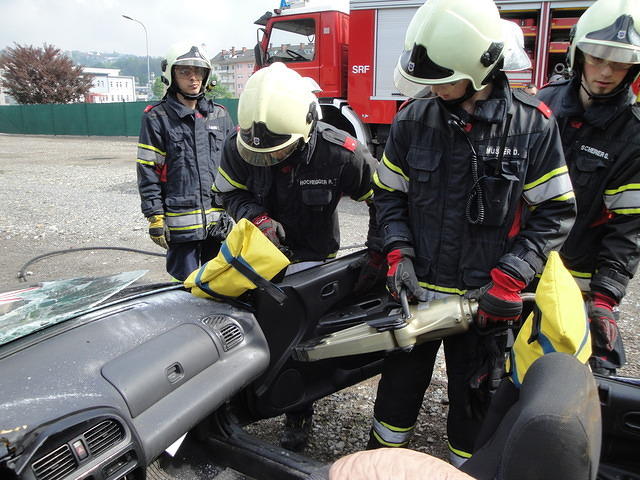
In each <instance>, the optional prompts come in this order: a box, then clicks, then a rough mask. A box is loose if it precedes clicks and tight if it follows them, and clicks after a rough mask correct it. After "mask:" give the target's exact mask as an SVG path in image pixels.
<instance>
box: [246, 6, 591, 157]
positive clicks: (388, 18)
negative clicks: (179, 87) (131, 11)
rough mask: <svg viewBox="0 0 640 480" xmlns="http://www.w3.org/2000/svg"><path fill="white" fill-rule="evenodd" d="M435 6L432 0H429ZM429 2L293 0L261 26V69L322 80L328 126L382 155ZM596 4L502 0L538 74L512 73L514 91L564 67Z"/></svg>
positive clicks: (266, 16) (539, 82)
mask: <svg viewBox="0 0 640 480" xmlns="http://www.w3.org/2000/svg"><path fill="white" fill-rule="evenodd" d="M427 1H428V0H427ZM423 3H424V1H410V0H351V1H350V2H349V1H348V0H289V1H283V2H282V5H283V6H282V8H277V9H275V10H274V11H273V12H267V13H265V14H264V15H263V16H262V17H261V18H260V19H259V20H258V21H256V24H258V25H262V26H263V28H260V29H259V32H258V40H259V41H258V44H257V45H256V68H260V67H263V66H266V65H268V64H270V63H272V62H274V61H281V62H284V63H286V64H287V65H288V66H289V67H290V68H292V69H294V70H296V71H298V72H299V73H300V74H301V75H303V76H307V77H312V78H313V79H315V80H316V81H317V82H318V84H319V85H320V87H321V88H322V92H321V93H320V94H319V97H320V104H321V106H322V111H323V116H324V119H325V121H327V122H328V123H331V124H333V125H335V126H337V127H339V128H342V129H344V130H346V131H349V132H350V133H351V134H352V135H355V136H356V137H357V138H358V140H360V141H361V142H363V143H365V144H366V145H369V147H370V148H371V150H372V151H373V152H375V153H376V154H377V155H380V154H381V151H380V149H381V148H383V147H384V142H385V140H386V137H387V132H388V130H389V125H390V123H391V121H392V120H393V117H394V115H395V113H396V112H397V110H398V107H399V105H401V104H402V102H403V101H404V98H403V97H402V95H401V94H400V93H399V92H398V91H397V90H396V88H395V86H394V84H393V69H394V67H395V64H396V62H397V59H398V55H399V54H400V52H401V51H402V47H403V44H404V34H405V31H406V28H407V26H408V24H409V22H410V20H411V18H412V17H413V14H414V12H415V11H416V9H417V8H418V7H419V6H420V5H422V4H423ZM592 3H593V1H569V0H556V1H547V2H540V1H538V2H533V1H515V0H503V1H501V0H497V1H496V4H497V5H498V7H499V8H500V11H501V15H502V17H503V18H505V19H508V20H510V21H513V22H515V23H517V24H518V25H520V27H521V28H522V30H523V33H524V36H525V50H526V51H527V52H528V54H529V56H530V57H531V63H532V68H531V69H530V70H528V71H524V72H512V73H508V75H509V78H510V81H511V83H512V85H513V86H514V87H523V86H526V85H527V84H529V83H534V84H535V85H537V86H541V85H543V84H544V83H546V82H547V81H548V79H549V78H550V76H551V75H553V74H554V73H559V71H561V70H562V69H563V63H564V58H565V54H566V50H567V48H568V46H569V33H570V31H571V27H572V26H573V25H574V24H575V23H576V21H577V20H578V18H579V17H580V15H581V14H582V12H583V11H584V10H585V9H586V8H587V7H588V6H589V5H591V4H592Z"/></svg>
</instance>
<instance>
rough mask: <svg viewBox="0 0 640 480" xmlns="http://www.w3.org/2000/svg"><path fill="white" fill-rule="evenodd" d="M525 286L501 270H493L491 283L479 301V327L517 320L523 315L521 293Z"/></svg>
mask: <svg viewBox="0 0 640 480" xmlns="http://www.w3.org/2000/svg"><path fill="white" fill-rule="evenodd" d="M525 286H526V284H525V283H524V282H523V281H522V280H518V279H517V278H513V277H512V276H511V275H508V274H507V273H505V272H503V271H502V270H500V269H499V268H494V269H492V270H491V283H490V284H489V285H488V286H487V288H486V290H485V291H484V293H482V295H480V298H479V299H478V320H477V323H478V325H479V326H480V327H483V328H484V327H486V326H487V324H488V323H495V322H510V321H514V320H517V319H518V318H519V317H520V314H522V299H521V298H520V292H521V291H522V289H523V288H524V287H525Z"/></svg>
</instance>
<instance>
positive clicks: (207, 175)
mask: <svg viewBox="0 0 640 480" xmlns="http://www.w3.org/2000/svg"><path fill="white" fill-rule="evenodd" d="M210 75H211V63H210V62H209V59H208V58H207V54H206V52H205V51H204V50H203V48H202V47H201V46H198V45H196V44H192V43H181V44H176V45H173V46H172V47H171V48H170V49H169V52H168V53H167V56H166V59H165V60H163V62H162V81H163V82H164V83H165V84H166V85H167V86H168V88H167V93H166V95H165V97H164V98H163V99H162V101H160V102H158V103H155V104H153V105H149V106H148V107H147V108H146V109H145V112H144V114H143V116H142V126H141V128H140V138H139V142H138V159H137V171H138V190H139V192H140V199H141V205H142V213H143V214H144V216H145V217H146V218H147V220H148V221H149V236H150V237H151V240H153V241H154V242H155V243H156V244H158V245H159V246H161V247H162V248H165V249H167V259H166V265H167V271H168V272H169V273H170V274H171V275H172V276H173V277H174V278H176V279H177V280H180V281H183V280H185V279H186V278H187V277H188V276H189V274H190V273H191V272H192V271H193V270H195V269H196V268H198V267H199V266H200V264H201V263H204V262H206V261H208V260H209V259H211V258H213V257H214V256H215V255H216V254H217V252H218V249H219V245H220V239H219V238H216V237H215V236H214V235H211V232H212V229H213V227H214V226H215V225H216V223H217V222H218V220H219V219H220V216H221V215H222V208H221V207H220V206H219V205H216V203H215V198H214V194H213V193H212V191H211V187H212V185H213V178H214V175H215V172H216V170H217V168H218V165H219V163H220V154H221V151H222V142H223V140H224V137H225V136H226V135H227V134H228V133H229V132H230V131H231V130H232V129H233V122H232V120H231V117H230V116H229V114H228V112H227V110H226V109H225V108H224V107H223V106H222V105H219V104H217V103H214V102H213V101H212V100H207V99H205V98H204V95H205V92H206V89H207V85H208V83H209V77H210Z"/></svg>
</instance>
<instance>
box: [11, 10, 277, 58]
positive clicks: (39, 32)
mask: <svg viewBox="0 0 640 480" xmlns="http://www.w3.org/2000/svg"><path fill="white" fill-rule="evenodd" d="M279 5H280V0H209V1H204V0H189V1H182V0H0V49H3V48H5V47H7V46H12V45H13V43H14V42H16V43H19V44H21V45H33V46H42V44H43V43H45V42H46V43H48V44H51V45H54V46H55V47H58V48H60V49H62V50H82V51H100V52H107V53H108V52H114V51H116V52H119V53H131V54H134V55H146V48H145V35H144V30H143V28H142V27H141V26H140V25H139V24H137V23H135V22H132V21H131V20H126V19H124V18H122V15H128V16H130V17H132V18H135V19H137V20H139V21H141V22H142V23H143V24H144V25H145V26H146V27H147V32H148V36H149V55H151V56H164V54H165V52H166V50H167V47H168V46H169V45H171V44H172V43H175V42H180V41H195V42H198V43H205V44H206V45H207V47H208V50H209V53H210V55H211V56H212V57H213V56H214V55H215V54H216V53H217V52H219V51H220V50H221V49H223V48H224V49H228V48H231V47H232V46H233V47H236V48H240V47H250V48H253V46H254V45H255V43H256V29H257V28H258V26H257V25H254V24H253V22H254V21H256V20H257V19H258V18H259V17H260V16H261V15H262V14H263V13H264V12H265V11H267V10H273V9H274V8H277V7H278V6H279Z"/></svg>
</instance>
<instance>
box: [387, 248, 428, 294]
mask: <svg viewBox="0 0 640 480" xmlns="http://www.w3.org/2000/svg"><path fill="white" fill-rule="evenodd" d="M414 256H415V252H414V250H413V248H411V247H402V248H396V249H395V250H391V251H390V252H389V253H387V263H388V264H389V270H388V271H387V288H388V289H389V293H391V296H392V297H393V298H395V299H396V300H398V299H399V298H400V290H402V289H403V288H406V289H407V290H408V292H407V293H408V294H409V298H414V299H416V300H419V301H421V302H424V301H426V300H427V291H426V290H425V289H424V288H422V287H421V286H420V284H419V283H418V277H416V272H415V270H414V269H413V257H414Z"/></svg>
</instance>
